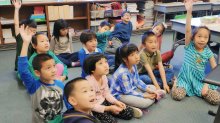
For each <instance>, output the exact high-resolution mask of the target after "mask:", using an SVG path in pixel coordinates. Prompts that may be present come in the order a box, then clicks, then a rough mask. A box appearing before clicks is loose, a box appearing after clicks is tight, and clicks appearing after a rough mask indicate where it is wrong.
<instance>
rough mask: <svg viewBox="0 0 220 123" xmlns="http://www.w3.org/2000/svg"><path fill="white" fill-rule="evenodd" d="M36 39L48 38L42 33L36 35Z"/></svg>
mask: <svg viewBox="0 0 220 123" xmlns="http://www.w3.org/2000/svg"><path fill="white" fill-rule="evenodd" d="M37 40H48V38H47V36H46V35H44V34H40V35H37Z"/></svg>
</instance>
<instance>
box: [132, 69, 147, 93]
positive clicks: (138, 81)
mask: <svg viewBox="0 0 220 123" xmlns="http://www.w3.org/2000/svg"><path fill="white" fill-rule="evenodd" d="M134 69H135V75H136V77H137V78H136V79H137V82H136V83H135V84H136V86H137V87H138V88H139V89H141V90H142V91H146V90H147V85H146V84H145V83H144V82H143V81H142V80H141V79H140V77H139V74H138V70H137V67H136V66H135V67H134Z"/></svg>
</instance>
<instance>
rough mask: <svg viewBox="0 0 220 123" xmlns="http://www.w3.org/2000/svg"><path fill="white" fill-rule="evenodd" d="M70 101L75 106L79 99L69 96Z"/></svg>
mask: <svg viewBox="0 0 220 123" xmlns="http://www.w3.org/2000/svg"><path fill="white" fill-rule="evenodd" d="M68 102H69V103H70V104H71V105H73V106H75V105H77V101H76V99H75V98H74V97H69V98H68Z"/></svg>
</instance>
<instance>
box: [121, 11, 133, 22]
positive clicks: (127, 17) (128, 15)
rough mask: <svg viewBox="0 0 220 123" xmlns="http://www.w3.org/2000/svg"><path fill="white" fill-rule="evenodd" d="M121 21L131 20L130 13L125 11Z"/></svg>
mask: <svg viewBox="0 0 220 123" xmlns="http://www.w3.org/2000/svg"><path fill="white" fill-rule="evenodd" d="M121 19H122V21H123V22H125V23H128V22H129V21H130V20H131V14H130V13H125V14H124V16H123V17H121Z"/></svg>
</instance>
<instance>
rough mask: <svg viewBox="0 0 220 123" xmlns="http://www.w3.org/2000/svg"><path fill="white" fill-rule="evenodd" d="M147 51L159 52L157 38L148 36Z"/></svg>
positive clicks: (146, 41)
mask: <svg viewBox="0 0 220 123" xmlns="http://www.w3.org/2000/svg"><path fill="white" fill-rule="evenodd" d="M144 46H145V49H146V50H147V51H148V52H150V53H153V52H156V51H157V37H156V36H154V35H151V36H148V37H147V39H146V40H145V44H144Z"/></svg>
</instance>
